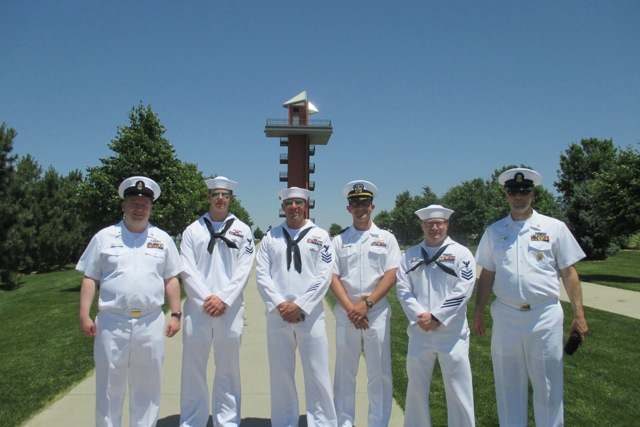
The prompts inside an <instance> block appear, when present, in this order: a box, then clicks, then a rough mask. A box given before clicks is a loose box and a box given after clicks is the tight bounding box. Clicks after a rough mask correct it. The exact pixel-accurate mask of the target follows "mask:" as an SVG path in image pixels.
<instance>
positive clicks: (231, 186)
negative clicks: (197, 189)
mask: <svg viewBox="0 0 640 427" xmlns="http://www.w3.org/2000/svg"><path fill="white" fill-rule="evenodd" d="M204 183H205V184H207V188H208V189H209V190H213V189H216V188H221V189H223V190H229V191H233V190H235V189H236V185H238V183H237V182H235V181H231V180H230V179H229V178H227V177H226V176H217V177H215V178H211V179H205V180H204Z"/></svg>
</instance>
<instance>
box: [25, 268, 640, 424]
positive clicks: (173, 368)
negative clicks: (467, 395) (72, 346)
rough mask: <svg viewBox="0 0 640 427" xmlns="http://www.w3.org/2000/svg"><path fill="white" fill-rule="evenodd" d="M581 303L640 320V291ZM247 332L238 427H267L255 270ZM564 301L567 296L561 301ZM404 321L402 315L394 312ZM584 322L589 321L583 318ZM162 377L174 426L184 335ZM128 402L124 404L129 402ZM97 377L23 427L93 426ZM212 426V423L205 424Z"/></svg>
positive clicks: (360, 393)
mask: <svg viewBox="0 0 640 427" xmlns="http://www.w3.org/2000/svg"><path fill="white" fill-rule="evenodd" d="M582 286H583V294H584V304H585V305H586V306H589V307H594V308H598V309H600V310H605V311H610V312H612V313H618V314H623V315H625V316H629V317H633V318H636V319H640V310H638V307H639V306H640V292H632V291H625V290H620V289H615V288H611V287H606V286H600V285H595V284H592V283H584V282H583V284H582ZM244 295H245V304H246V311H245V328H244V336H243V341H242V347H241V354H240V357H241V361H240V363H241V372H242V427H269V426H270V425H271V422H270V420H269V416H270V406H269V405H270V397H269V364H268V359H267V341H266V340H267V338H266V326H265V321H264V304H263V302H262V300H261V299H260V296H259V295H258V291H257V287H256V282H255V270H254V271H253V272H252V274H251V277H250V278H249V283H248V284H247V289H246V290H245V294H244ZM562 298H563V299H564V300H567V297H566V294H564V290H563V296H562ZM325 310H326V313H327V316H326V324H327V334H328V336H329V344H330V352H331V355H330V360H331V362H332V365H331V372H333V368H334V367H333V363H334V362H335V318H334V316H333V315H332V313H331V311H330V309H329V308H328V306H327V304H325ZM395 315H397V316H402V315H403V313H395ZM587 320H588V319H587ZM165 345H166V347H165V361H164V374H163V384H162V404H161V408H160V420H159V421H158V424H157V426H158V427H176V426H178V421H179V414H180V367H181V359H182V335H181V333H179V334H178V335H176V336H175V337H173V338H170V339H169V338H168V339H166V344H165ZM297 366H298V369H297V372H296V377H297V378H296V383H297V384H298V392H299V395H300V414H301V418H300V426H306V420H305V417H304V416H302V414H304V413H305V411H304V387H303V382H302V369H301V365H300V363H299V362H298V364H297ZM208 376H209V381H210V383H211V379H212V378H213V367H212V366H210V367H209V374H208ZM366 382H367V380H366V371H365V362H364V359H363V358H361V359H360V370H359V373H358V383H357V404H356V420H355V421H356V425H357V426H359V427H366V425H367V421H366V414H367V407H368V404H369V401H368V398H367V393H366ZM127 400H128V399H127ZM393 403H394V404H393V412H392V417H391V422H390V424H389V425H390V426H392V427H397V426H401V425H402V422H403V413H402V409H401V408H400V407H399V406H398V404H397V403H396V402H395V401H394V402H393ZM94 408H95V376H94V375H91V376H90V377H88V378H87V379H86V380H84V381H83V382H81V383H80V384H78V385H77V386H76V387H74V388H73V389H72V390H71V391H70V392H69V393H67V394H66V395H64V396H62V397H61V398H60V399H59V400H58V401H56V402H55V403H53V404H52V405H50V406H49V407H47V408H46V409H45V410H44V411H42V412H41V413H40V414H38V415H36V416H35V417H33V418H32V419H31V420H29V421H28V422H27V423H26V424H25V425H24V426H25V427H45V426H47V427H58V426H59V427H69V426H71V427H89V426H93V425H95V421H94ZM128 425H129V416H128V403H125V408H124V411H123V427H125V426H128ZM209 425H211V423H209Z"/></svg>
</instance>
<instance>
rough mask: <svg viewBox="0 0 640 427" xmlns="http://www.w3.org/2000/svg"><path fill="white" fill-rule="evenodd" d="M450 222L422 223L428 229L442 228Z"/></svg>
mask: <svg viewBox="0 0 640 427" xmlns="http://www.w3.org/2000/svg"><path fill="white" fill-rule="evenodd" d="M448 222H449V221H422V225H424V226H425V227H427V228H431V227H433V226H436V227H438V228H442V227H444V225H445V224H446V223H448Z"/></svg>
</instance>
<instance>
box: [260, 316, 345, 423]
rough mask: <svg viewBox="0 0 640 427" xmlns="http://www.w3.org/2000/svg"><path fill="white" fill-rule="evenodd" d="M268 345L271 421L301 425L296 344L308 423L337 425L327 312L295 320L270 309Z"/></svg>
mask: <svg viewBox="0 0 640 427" xmlns="http://www.w3.org/2000/svg"><path fill="white" fill-rule="evenodd" d="M266 317H267V347H268V350H269V375H270V389H271V425H272V426H273V427H297V426H298V420H299V418H300V415H299V402H298V392H297V390H296V383H295V365H296V347H297V348H298V349H299V351H300V359H301V361H302V371H303V376H304V391H305V398H306V410H307V426H308V427H331V426H333V427H336V425H337V420H336V411H335V408H334V406H333V397H332V393H331V377H330V375H329V344H328V341H327V333H326V330H325V323H324V312H321V313H320V314H315V315H310V316H307V318H306V320H304V321H302V322H300V323H296V324H291V323H287V322H285V321H284V320H282V318H281V317H280V314H279V313H278V311H277V310H274V311H273V312H271V313H267V315H266Z"/></svg>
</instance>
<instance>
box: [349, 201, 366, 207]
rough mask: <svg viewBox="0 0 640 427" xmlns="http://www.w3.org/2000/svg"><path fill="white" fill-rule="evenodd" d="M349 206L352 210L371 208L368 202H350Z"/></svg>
mask: <svg viewBox="0 0 640 427" xmlns="http://www.w3.org/2000/svg"><path fill="white" fill-rule="evenodd" d="M349 206H351V207H352V208H368V207H369V206H371V201H370V200H352V201H350V202H349Z"/></svg>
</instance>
